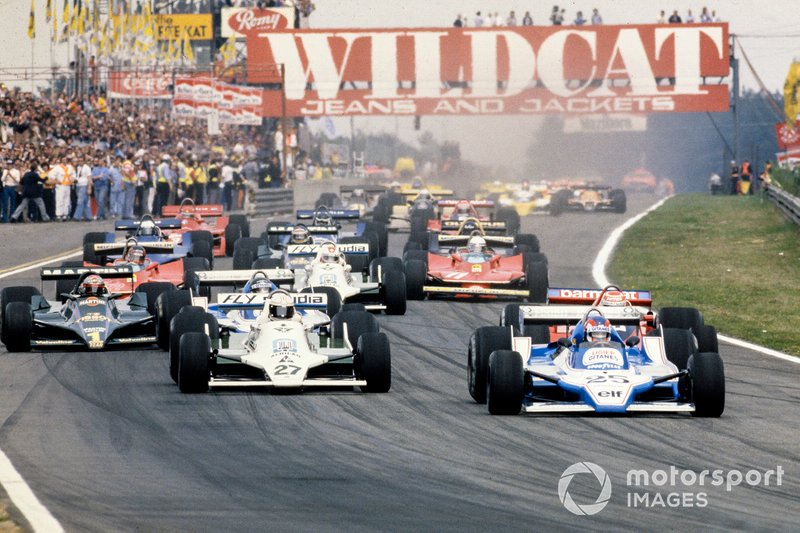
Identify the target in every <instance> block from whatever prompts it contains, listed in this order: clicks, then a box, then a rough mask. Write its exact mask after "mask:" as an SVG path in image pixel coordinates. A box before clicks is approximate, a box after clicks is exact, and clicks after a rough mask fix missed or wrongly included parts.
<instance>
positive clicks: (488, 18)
mask: <svg viewBox="0 0 800 533" xmlns="http://www.w3.org/2000/svg"><path fill="white" fill-rule="evenodd" d="M655 22H656V23H657V24H667V23H672V24H681V23H691V22H722V19H720V18H719V17H718V16H717V12H716V10H712V11H711V12H709V10H708V8H707V7H703V8H702V10H701V11H700V15H698V17H697V18H695V17H694V15H692V10H691V9H689V10H687V13H686V17H685V18H681V16H680V15H679V14H678V10H677V9H676V10H674V11H673V12H672V15H671V16H670V17H667V16H666V13H665V11H663V10H662V11H661V13H660V14H659V16H658V18H657V19H656V20H655ZM585 24H593V25H599V24H603V17H602V15H601V14H600V11H599V10H598V9H597V8H593V9H592V13H591V15H589V16H588V18H587V17H585V16H584V13H583V11H580V10H579V11H577V12H576V13H575V18H574V19H571V20H570V19H568V18H567V10H566V9H565V8H563V7H561V8H559V6H557V5H555V6H553V9H552V10H551V11H550V15H549V17H548V18H547V19H546V21H545V19H544V16H543V18H542V19H539V22H538V23H535V22H534V18H533V16H531V12H530V11H525V14H524V15H523V16H522V17H521V18H518V17H517V12H516V11H513V10H512V11H510V12H509V13H508V15H505V16H503V15H501V14H500V13H499V12H497V11H495V12H494V13H492V12H491V11H490V12H488V13H483V12H481V11H477V12H476V13H475V16H474V17H472V19H468V17H465V16H462V15H461V14H459V15H458V16H457V17H456V19H455V21H454V22H453V26H456V27H458V28H463V27H466V26H471V27H474V28H480V27H486V26H533V25H539V26H544V25H553V26H562V25H573V26H583V25H585Z"/></svg>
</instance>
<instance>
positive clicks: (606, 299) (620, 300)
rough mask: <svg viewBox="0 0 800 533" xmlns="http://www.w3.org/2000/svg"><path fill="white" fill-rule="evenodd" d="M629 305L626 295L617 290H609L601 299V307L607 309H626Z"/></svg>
mask: <svg viewBox="0 0 800 533" xmlns="http://www.w3.org/2000/svg"><path fill="white" fill-rule="evenodd" d="M627 304H628V299H627V298H626V297H625V293H624V292H622V291H617V290H607V291H606V292H604V293H603V297H602V298H601V299H600V305H604V306H607V307H624V306H626V305H627Z"/></svg>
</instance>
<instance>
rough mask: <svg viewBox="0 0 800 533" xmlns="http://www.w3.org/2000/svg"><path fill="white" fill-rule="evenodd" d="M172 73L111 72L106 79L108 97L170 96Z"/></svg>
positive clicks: (147, 97) (143, 97)
mask: <svg viewBox="0 0 800 533" xmlns="http://www.w3.org/2000/svg"><path fill="white" fill-rule="evenodd" d="M171 85H172V74H171V73H169V72H139V71H125V72H111V73H110V74H109V80H108V96H109V97H110V98H137V99H153V98H159V99H161V98H163V99H166V98H172V90H171Z"/></svg>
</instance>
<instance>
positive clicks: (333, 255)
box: [294, 242, 406, 315]
mask: <svg viewBox="0 0 800 533" xmlns="http://www.w3.org/2000/svg"><path fill="white" fill-rule="evenodd" d="M347 246H358V245H337V244H335V243H333V242H326V243H324V244H319V245H308V246H307V249H308V250H309V251H310V252H311V253H316V257H315V258H314V259H313V260H312V261H311V262H309V263H308V264H306V265H305V267H303V268H298V269H297V270H295V271H294V272H295V283H294V290H295V291H301V290H304V289H307V288H309V287H333V288H335V289H336V290H337V291H338V292H339V294H340V295H341V298H342V301H344V302H347V303H351V302H355V303H363V304H364V305H365V306H366V308H367V310H369V311H380V310H385V311H386V314H389V315H403V314H405V312H406V275H405V272H404V269H403V263H402V261H401V260H400V259H399V258H396V257H379V258H377V259H373V260H372V262H371V263H370V265H369V275H365V274H364V273H362V272H355V273H354V272H353V270H352V268H351V266H350V265H349V264H348V263H347V262H346V261H345V256H344V254H343V253H342V249H343V248H345V247H347Z"/></svg>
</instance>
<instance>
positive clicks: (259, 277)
mask: <svg viewBox="0 0 800 533" xmlns="http://www.w3.org/2000/svg"><path fill="white" fill-rule="evenodd" d="M271 290H272V282H271V281H270V280H269V278H268V277H267V275H266V274H264V273H263V272H259V273H257V274H256V275H255V276H253V279H252V281H251V282H250V292H254V293H256V294H265V293H268V292H269V291H271Z"/></svg>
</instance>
